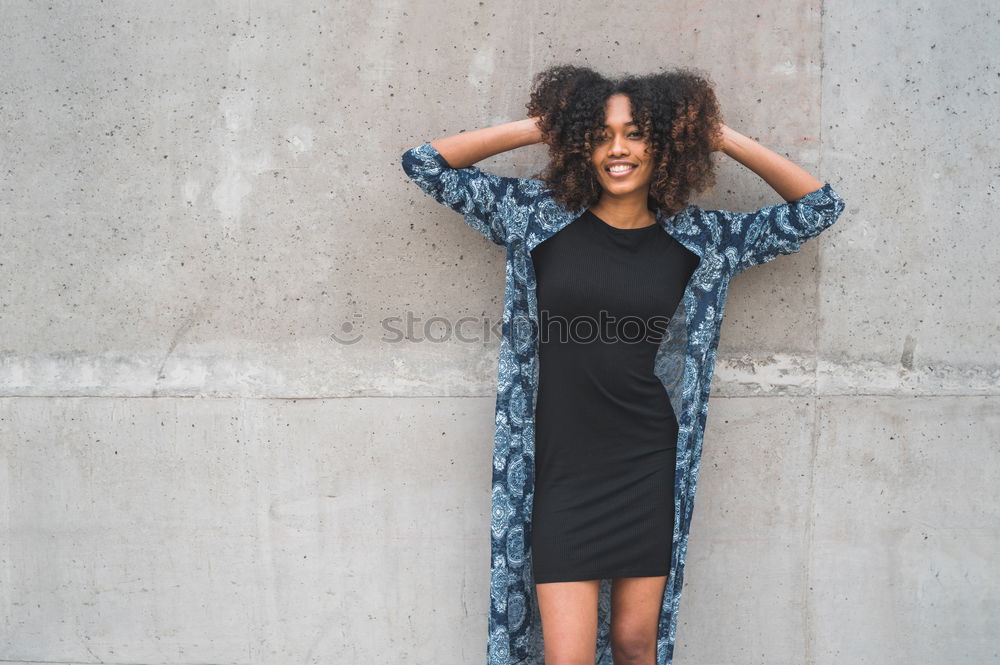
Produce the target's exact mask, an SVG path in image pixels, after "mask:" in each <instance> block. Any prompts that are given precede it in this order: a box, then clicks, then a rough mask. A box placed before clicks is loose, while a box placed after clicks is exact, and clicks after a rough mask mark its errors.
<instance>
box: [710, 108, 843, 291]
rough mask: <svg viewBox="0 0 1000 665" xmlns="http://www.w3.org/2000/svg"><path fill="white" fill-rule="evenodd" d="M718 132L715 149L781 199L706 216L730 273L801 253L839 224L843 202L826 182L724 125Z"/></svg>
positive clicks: (718, 211) (714, 211)
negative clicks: (746, 209) (748, 209)
mask: <svg viewBox="0 0 1000 665" xmlns="http://www.w3.org/2000/svg"><path fill="white" fill-rule="evenodd" d="M720 129H721V134H720V137H719V142H718V144H716V146H715V148H716V150H717V151H722V152H725V153H726V154H727V155H729V156H730V157H732V158H733V159H735V160H736V161H738V162H740V163H741V164H743V165H744V166H746V167H747V168H749V169H751V170H752V171H754V172H755V173H756V174H757V175H759V176H760V177H761V178H762V179H763V180H764V181H765V182H767V184H769V185H770V186H771V187H772V188H773V189H774V190H775V191H776V192H778V194H780V195H781V196H782V197H783V198H784V199H785V202H784V203H776V204H773V205H769V206H766V207H764V208H761V209H760V210H757V211H755V212H729V211H727V210H706V211H704V212H705V213H707V214H708V215H710V217H711V218H712V219H713V226H714V227H715V229H716V230H717V233H718V240H719V247H718V249H719V252H720V253H721V254H722V255H724V256H725V257H726V260H727V261H728V262H729V264H730V270H731V272H732V274H734V275H735V274H737V273H740V272H742V271H744V270H746V269H747V268H749V267H751V266H755V265H760V264H761V263H766V262H768V261H771V260H772V259H774V258H776V257H778V256H780V255H781V254H793V253H795V252H797V251H799V249H800V248H801V247H802V243H804V242H805V241H806V240H809V239H810V238H814V237H816V236H817V235H819V234H820V233H821V232H822V231H823V230H824V229H826V228H828V227H829V226H830V225H832V224H833V223H834V222H835V221H837V218H838V217H839V216H840V213H841V212H843V210H844V200H843V199H842V198H841V197H840V195H839V194H838V193H837V192H836V191H834V189H833V188H832V187H831V186H830V184H829V183H824V182H822V181H820V180H817V179H816V178H815V177H813V176H812V175H810V174H809V172H808V171H806V170H805V169H803V168H801V167H800V166H798V165H797V164H795V163H794V162H792V161H791V160H788V159H786V158H784V157H782V156H781V155H779V154H778V153H776V152H774V151H773V150H770V149H768V148H766V147H764V146H762V145H761V144H759V143H757V142H756V141H754V140H753V139H751V138H749V137H747V136H744V135H743V134H740V133H739V132H737V131H735V130H733V129H731V128H729V127H727V126H726V125H720Z"/></svg>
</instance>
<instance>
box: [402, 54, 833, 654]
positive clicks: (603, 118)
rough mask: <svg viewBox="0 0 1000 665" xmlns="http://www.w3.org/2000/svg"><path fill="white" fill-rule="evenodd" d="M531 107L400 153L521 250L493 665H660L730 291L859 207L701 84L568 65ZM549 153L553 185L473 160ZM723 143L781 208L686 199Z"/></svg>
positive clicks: (504, 372) (515, 263) (501, 452)
mask: <svg viewBox="0 0 1000 665" xmlns="http://www.w3.org/2000/svg"><path fill="white" fill-rule="evenodd" d="M527 109H528V115H529V117H528V118H526V119H525V120H519V121H515V122H509V123H505V124H501V125H497V126H494V127H488V128H484V129H477V130H474V131H469V132H465V133H462V134H457V135H454V136H448V137H445V138H441V139H438V140H435V141H433V142H430V143H428V142H425V143H424V144H423V145H421V146H417V147H415V148H411V149H410V150H408V151H406V153H404V155H403V159H402V164H403V168H404V170H405V171H406V173H407V174H408V175H409V176H410V177H411V178H412V179H413V180H414V181H415V182H416V183H417V184H418V185H420V186H421V188H422V189H423V190H424V191H425V192H427V193H428V194H430V195H432V196H433V197H434V198H435V199H436V200H438V201H439V202H440V203H443V204H445V205H448V206H449V207H451V208H452V209H454V210H456V211H458V212H460V213H462V214H463V215H464V216H465V219H466V221H467V222H468V223H469V225H470V226H472V227H473V228H475V229H476V230H478V231H480V232H481V233H482V234H483V235H484V236H485V237H487V238H489V239H490V240H491V241H493V242H494V243H496V244H498V245H503V246H505V247H506V248H507V250H508V252H507V287H506V292H505V296H506V297H505V308H504V326H503V332H504V337H503V340H502V342H501V352H500V364H499V374H498V395H497V411H496V413H497V421H496V427H497V432H496V437H495V444H494V472H493V488H494V491H493V529H492V539H491V545H492V548H491V552H492V566H491V608H490V618H489V624H490V625H489V627H490V632H489V640H490V641H489V646H488V662H489V663H491V664H499V663H504V664H506V663H533V664H534V663H541V662H542V657H543V655H544V662H545V663H547V664H549V665H551V664H552V663H593V662H595V658H596V660H597V662H598V663H610V662H611V658H612V657H613V662H614V663H615V665H624V664H627V663H641V664H643V665H651V664H653V663H658V664H660V665H663V664H664V663H670V662H671V660H672V655H673V644H674V641H675V627H676V621H677V616H676V615H677V610H678V607H679V600H680V589H681V584H682V580H683V577H682V575H683V566H684V556H685V552H686V545H687V535H688V531H689V529H690V515H691V509H692V506H693V498H694V488H695V485H696V479H697V471H698V463H699V459H700V450H701V440H702V435H703V430H704V422H705V416H706V415H707V401H708V388H709V385H710V383H711V375H712V369H713V365H714V360H715V350H716V348H717V344H718V332H719V326H720V325H721V318H722V309H723V306H724V302H725V294H726V289H727V286H728V281H729V279H730V278H731V277H732V276H733V275H735V274H737V273H738V272H741V271H742V270H745V269H746V268H748V267H750V266H752V265H757V264H760V263H764V262H766V261H769V260H771V259H773V258H775V257H776V256H778V255H779V254H788V253H792V252H795V251H798V249H799V247H800V246H801V243H802V242H804V241H805V240H807V239H808V238H811V237H814V236H816V235H818V234H819V233H820V232H821V231H822V230H823V229H825V228H827V227H828V226H829V225H831V224H832V223H833V222H834V221H835V220H836V218H837V217H838V216H839V214H840V212H841V211H842V209H843V201H842V200H841V199H840V197H839V196H838V195H837V194H836V192H834V191H833V189H832V188H831V187H830V186H829V185H828V184H825V183H823V182H821V181H819V180H817V179H816V178H814V177H813V176H811V175H810V174H809V173H807V172H806V171H805V170H803V169H802V168H800V167H798V166H797V165H795V164H794V163H792V162H791V161H789V160H787V159H785V158H784V157H782V156H780V155H778V154H777V153H774V152H772V151H771V150H769V149H767V148H765V147H764V146H762V145H760V144H758V143H757V142H755V141H753V140H752V139H750V138H748V137H746V136H744V135H742V134H739V133H738V132H735V131H734V130H732V129H730V128H729V127H727V126H726V125H725V124H723V123H722V122H721V115H720V112H719V109H718V104H717V102H716V98H715V95H714V93H713V91H712V87H711V85H710V84H709V82H708V80H707V79H706V78H705V77H703V76H700V75H698V74H696V73H694V72H692V71H688V70H677V71H673V72H669V73H659V74H651V75H647V76H626V77H623V78H621V79H618V80H608V79H606V78H605V77H603V76H601V75H600V74H598V73H596V72H594V71H592V70H590V69H588V68H583V67H575V66H568V65H562V66H556V67H552V68H550V69H548V70H546V71H544V72H542V73H540V74H538V75H537V76H536V77H535V81H534V85H533V89H532V92H531V97H530V101H529V103H528V104H527ZM539 142H544V143H545V144H547V146H548V150H549V156H550V161H549V164H548V166H547V167H546V169H545V170H544V171H543V172H542V173H540V174H538V177H537V178H532V179H522V178H509V177H500V176H496V175H493V174H490V173H487V172H484V171H481V170H479V169H478V168H476V167H474V166H472V165H473V164H475V163H476V162H478V161H480V160H482V159H485V158H487V157H490V156H492V155H496V154H498V153H500V152H504V151H507V150H511V149H514V148H517V147H521V146H525V145H530V144H533V143H539ZM719 151H721V152H723V153H725V154H726V155H728V156H730V157H732V158H733V159H736V160H737V161H738V162H740V163H741V164H743V165H744V166H746V167H748V168H750V169H751V170H753V171H754V172H756V173H757V174H758V175H759V176H760V177H761V178H763V179H764V180H765V181H766V182H767V183H768V184H769V185H770V186H771V187H773V188H774V189H775V191H776V192H778V194H780V195H781V196H782V197H783V198H785V199H786V201H787V203H785V204H779V205H774V206H768V207H767V208H763V209H761V210H759V211H757V212H755V213H732V212H727V211H712V210H703V209H701V208H699V207H698V206H694V205H687V201H688V199H689V197H690V196H691V194H692V193H693V192H699V191H702V190H704V189H705V188H707V187H709V186H711V185H712V184H714V182H715V177H714V164H713V158H712V153H713V152H719ZM539 623H540V624H541V626H540V628H541V630H539ZM542 635H544V640H542ZM595 650H596V653H595Z"/></svg>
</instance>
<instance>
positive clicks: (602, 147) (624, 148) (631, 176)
mask: <svg viewBox="0 0 1000 665" xmlns="http://www.w3.org/2000/svg"><path fill="white" fill-rule="evenodd" d="M604 122H606V123H607V125H605V127H604V133H603V134H598V135H597V137H595V139H594V151H593V153H592V154H591V156H590V161H591V163H592V164H593V166H594V172H595V173H596V174H597V179H598V181H600V183H601V186H602V187H603V188H604V189H605V190H606V191H607V192H608V193H609V194H616V195H620V194H628V193H630V192H633V191H636V190H639V189H645V191H646V192H648V191H649V183H650V181H651V180H652V178H653V164H652V161H651V160H652V154H651V153H650V151H649V142H648V139H647V137H645V136H643V135H642V133H641V131H640V130H639V127H638V126H637V125H636V124H635V123H634V122H633V121H632V103H631V101H630V100H629V98H628V97H627V96H626V95H623V94H617V95H612V96H611V97H609V98H608V101H607V104H606V105H605V107H604ZM615 164H618V165H619V167H618V168H617V169H615V170H614V171H612V170H610V168H611V167H612V166H613V165H615ZM623 166H624V167H625V168H624V169H622V167H623Z"/></svg>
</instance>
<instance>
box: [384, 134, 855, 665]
mask: <svg viewBox="0 0 1000 665" xmlns="http://www.w3.org/2000/svg"><path fill="white" fill-rule="evenodd" d="M401 164H402V168H403V171H404V172H405V173H406V175H407V176H409V178H410V179H411V180H412V181H413V182H414V183H416V185H417V186H418V187H419V188H420V189H421V190H422V191H423V192H424V193H426V194H428V195H430V196H431V197H433V198H434V199H435V200H436V201H437V202H439V203H441V204H443V205H446V206H448V207H449V208H451V209H452V210H454V211H455V212H458V213H460V214H461V215H462V216H463V218H464V220H465V222H466V223H467V224H468V225H469V226H470V227H472V228H473V229H475V230H476V231H478V232H479V233H481V234H482V235H483V236H484V237H485V238H487V239H488V240H490V241H491V242H493V243H495V244H497V245H501V246H502V247H504V248H505V249H506V253H507V257H506V264H505V265H506V282H505V288H504V309H503V324H502V336H501V341H500V355H499V361H498V370H497V389H496V421H495V425H496V429H495V433H494V439H493V472H492V527H491V536H490V552H491V565H490V608H489V619H488V635H487V637H488V642H487V655H486V662H487V665H515V664H516V665H542V663H543V653H544V651H543V645H542V631H541V615H540V614H539V611H538V597H537V595H536V593H535V585H534V580H533V577H532V566H531V546H530V544H531V505H532V498H533V489H534V462H535V455H534V450H535V448H534V425H535V421H534V416H535V404H536V390H537V387H538V345H537V331H538V320H537V316H538V312H537V307H538V304H537V300H536V292H535V272H534V265H533V264H532V260H531V254H530V252H531V250H532V249H533V248H535V247H536V246H537V245H538V244H539V243H541V242H544V241H545V240H546V239H548V238H550V237H552V236H553V235H554V234H555V233H558V232H559V231H560V230H561V229H563V228H565V227H566V226H567V225H569V224H571V223H572V222H573V221H574V220H576V219H577V218H579V216H580V215H581V214H582V213H583V212H584V210H585V208H580V209H578V210H567V209H564V208H563V207H562V206H561V205H560V204H558V203H557V202H556V201H555V200H554V199H553V197H552V195H551V192H550V190H548V189H547V188H546V187H545V186H544V184H543V183H542V182H541V181H540V180H536V179H530V178H515V177H504V176H498V175H495V174H493V173H489V172H487V171H483V170H481V169H479V168H477V167H475V166H470V167H466V168H459V169H456V168H452V167H451V166H450V165H449V164H448V162H447V161H446V160H445V159H444V157H443V156H442V155H441V153H440V152H438V151H437V150H436V149H435V148H434V147H433V146H432V145H431V144H430V143H429V142H427V141H425V142H423V143H422V144H421V145H418V146H415V147H413V148H410V149H408V150H406V151H405V152H404V153H403V155H402V159H401ZM843 209H844V201H843V199H841V197H840V196H839V195H838V194H837V193H836V192H835V191H834V190H833V188H832V187H831V186H830V184H829V183H828V182H827V183H824V184H823V186H822V187H820V188H819V189H816V190H815V191H812V192H810V193H808V194H806V195H804V196H802V197H801V198H799V199H797V200H794V201H789V202H786V203H780V204H775V205H770V206H766V207H764V208H761V209H760V210H757V211H755V212H729V211H725V210H704V209H702V208H700V207H698V206H696V205H688V206H687V207H686V208H684V209H683V210H680V211H679V212H677V213H675V214H674V215H670V216H667V215H666V214H665V213H664V212H663V211H662V210H658V211H657V212H656V218H657V223H658V224H659V225H660V227H661V228H662V229H663V232H664V233H667V234H669V235H671V236H673V237H674V238H675V239H677V241H678V242H680V243H681V244H682V245H683V246H684V247H686V248H687V249H689V250H691V251H692V252H694V253H695V254H697V255H698V256H699V257H700V260H699V264H698V267H697V268H696V269H695V271H694V274H693V275H692V276H691V279H690V281H689V282H688V285H687V287H686V289H685V291H684V295H683V297H682V299H681V302H680V303H679V304H678V306H677V310H676V312H675V314H674V315H673V316H672V317H671V319H670V322H669V325H668V328H667V331H666V333H665V334H664V335H663V339H662V342H661V344H660V346H659V348H658V350H657V353H656V359H655V363H654V368H653V372H654V374H655V375H656V376H657V377H658V378H659V379H660V381H661V382H662V384H663V388H664V390H665V391H666V393H667V396H668V399H669V400H670V404H671V406H672V407H673V410H674V413H675V414H678V416H677V419H678V423H679V425H680V428H679V433H678V436H677V442H676V443H677V445H676V450H677V459H676V466H675V469H676V474H675V481H674V515H675V519H674V523H673V524H664V525H663V528H665V529H666V528H672V530H673V547H672V551H671V554H670V574H669V576H668V577H667V582H666V587H665V589H664V592H663V602H662V606H661V609H660V616H659V624H658V628H657V649H656V663H657V665H670V664H671V663H672V661H673V651H674V643H675V639H676V630H677V613H678V610H679V608H680V599H681V588H682V585H683V581H684V561H685V555H686V552H687V544H688V533H689V531H690V528H691V514H692V509H693V507H694V497H695V488H696V485H697V480H698V468H699V464H700V461H701V449H702V439H703V435H704V429H705V420H706V416H707V415H708V398H709V389H710V386H711V382H712V374H713V370H714V365H715V356H716V349H717V347H718V343H719V331H720V329H721V325H722V310H723V307H724V305H725V301H726V292H727V289H728V287H729V280H730V279H731V278H732V277H733V276H734V275H736V274H738V273H740V272H742V271H744V270H746V269H747V268H749V267H751V266H754V265H758V264H761V263H765V262H767V261H770V260H772V259H774V258H776V257H777V256H779V255H781V254H792V253H794V252H797V251H799V249H800V247H801V245H802V243H803V242H805V241H806V240H808V239H810V238H813V237H815V236H817V235H819V234H820V233H821V232H822V231H823V230H824V229H826V228H827V227H829V226H830V225H832V224H833V223H834V222H835V221H836V220H837V218H838V217H839V216H840V213H841V212H842V211H843ZM610 582H611V581H610V580H607V579H605V580H602V581H601V585H600V595H599V602H598V635H597V665H612V655H611V644H610V607H611V594H610V591H611V583H610Z"/></svg>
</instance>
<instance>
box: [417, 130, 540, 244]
mask: <svg viewBox="0 0 1000 665" xmlns="http://www.w3.org/2000/svg"><path fill="white" fill-rule="evenodd" d="M400 161H401V163H402V166H403V171H404V172H405V173H406V175H407V176H409V178H410V179H411V180H412V181H413V182H414V183H416V184H417V186H418V187H420V189H421V190H423V192H424V193H425V194H429V195H430V196H432V197H433V198H434V200H436V201H437V202H438V203H441V204H443V205H446V206H448V207H449V208H451V209H452V210H454V211H455V212H457V213H459V214H461V215H462V216H463V218H464V219H465V223H466V224H468V225H469V226H470V227H472V228H473V229H475V230H476V231H478V232H479V233H480V234H482V235H483V236H484V237H485V238H487V239H488V240H490V241H491V242H493V243H494V244H497V245H506V244H507V243H508V242H509V240H510V235H511V228H510V224H509V222H508V219H507V216H508V215H509V214H511V213H512V212H513V211H514V210H515V209H516V197H517V192H518V191H519V190H520V189H521V188H522V181H523V179H522V178H511V177H505V176H498V175H495V174H493V173H489V172H487V171H483V170H481V169H479V168H477V167H475V166H467V167H465V168H460V169H456V168H452V166H451V165H450V164H448V161H447V160H446V159H445V158H444V156H443V155H442V154H441V153H440V152H438V151H437V149H436V148H434V146H432V145H431V144H430V142H429V141H424V142H423V143H422V144H420V145H418V146H415V147H413V148H410V149H409V150H407V151H406V152H404V153H403V156H402V159H401V160H400Z"/></svg>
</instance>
